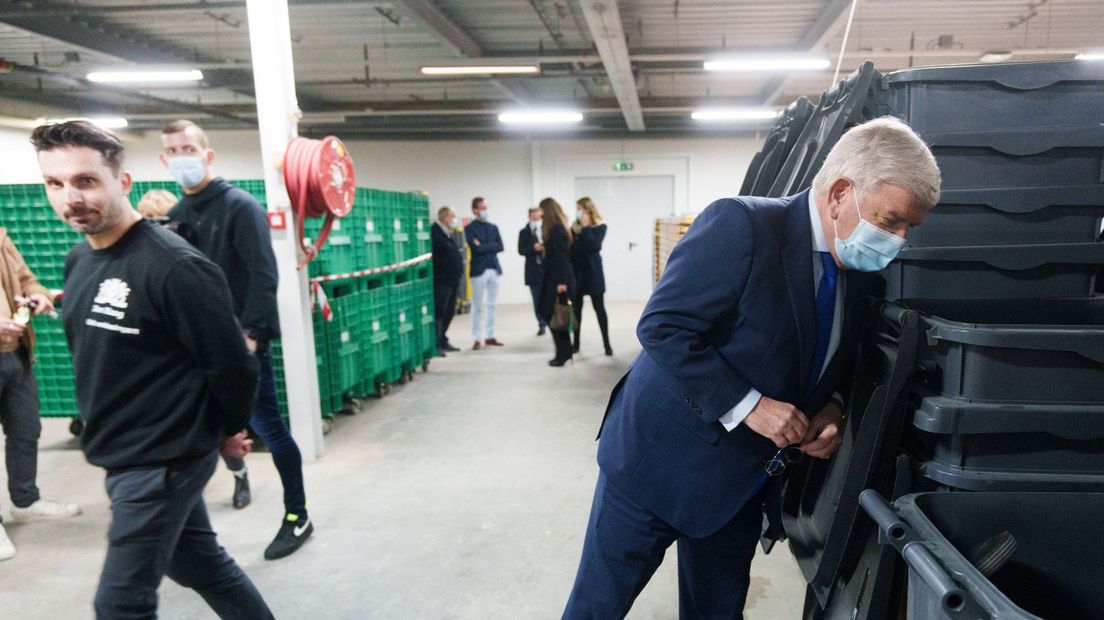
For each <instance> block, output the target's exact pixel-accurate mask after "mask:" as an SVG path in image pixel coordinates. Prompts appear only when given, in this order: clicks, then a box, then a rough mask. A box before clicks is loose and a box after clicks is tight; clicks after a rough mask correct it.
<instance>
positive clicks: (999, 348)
mask: <svg viewBox="0 0 1104 620" xmlns="http://www.w3.org/2000/svg"><path fill="white" fill-rule="evenodd" d="M896 305H898V306H900V307H906V308H911V309H913V310H916V311H917V312H919V313H920V317H921V320H922V321H923V324H924V331H925V334H924V338H922V341H921V345H920V352H919V354H918V359H919V363H920V368H921V372H920V373H919V375H918V379H919V381H920V382H921V383H923V384H924V385H926V386H927V387H928V388H929V389H930V390H932V391H933V392H935V393H937V394H940V395H943V396H949V397H952V398H957V399H962V400H968V401H980V402H995V403H1012V404H1022V405H1048V404H1049V405H1057V404H1067V405H1068V404H1085V405H1099V404H1100V403H1102V402H1104V298H1101V297H1097V298H1087V299H1061V300H1057V299H1049V300H1048V299H1017V300H963V299H946V300H931V299H926V300H907V301H899V302H896Z"/></svg>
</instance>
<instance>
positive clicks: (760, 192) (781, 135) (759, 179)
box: [740, 97, 816, 196]
mask: <svg viewBox="0 0 1104 620" xmlns="http://www.w3.org/2000/svg"><path fill="white" fill-rule="evenodd" d="M815 107H816V106H814V105H813V104H812V103H811V102H810V101H809V100H808V99H807V98H805V97H799V98H798V99H797V101H794V102H793V103H791V104H790V105H789V106H787V107H786V110H785V111H784V112H783V113H782V116H781V117H780V118H779V119H778V122H777V123H776V124H775V126H774V127H773V128H771V130H770V132H769V133H768V134H767V138H766V141H765V143H764V144H763V149H762V150H761V151H759V152H758V153H756V154H755V157H754V158H753V159H752V162H751V165H750V166H749V167H748V171H747V174H746V175H745V176H744V183H743V185H742V186H741V187H740V195H741V196H766V195H767V192H768V191H769V190H770V188H771V185H773V184H774V180H775V178H777V177H778V170H779V168H781V167H782V164H783V163H784V162H785V161H786V158H787V157H788V156H789V155H790V151H792V150H793V146H794V143H796V142H797V139H798V137H800V136H801V131H802V130H803V129H804V128H805V124H806V123H808V122H809V117H810V116H811V115H812V114H813V110H814V109H815Z"/></svg>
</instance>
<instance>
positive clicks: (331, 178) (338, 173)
mask: <svg viewBox="0 0 1104 620" xmlns="http://www.w3.org/2000/svg"><path fill="white" fill-rule="evenodd" d="M284 185H285V186H286V187H287V191H288V197H289V198H291V206H292V208H293V209H294V210H295V212H296V215H297V217H296V218H295V220H296V228H297V229H298V233H299V247H300V248H302V250H303V260H301V261H300V262H299V268H300V269H302V268H303V266H304V265H306V264H307V263H309V262H311V261H312V260H314V258H315V257H316V256H318V252H319V250H321V249H322V247H323V246H325V245H326V239H327V238H329V236H330V228H331V227H332V226H333V222H334V220H335V219H336V218H339V217H345V216H346V215H348V213H349V211H351V210H352V208H353V196H354V194H355V192H356V189H355V187H356V180H355V177H354V173H353V159H352V158H351V157H350V156H349V151H348V149H346V148H345V145H344V144H343V143H342V142H341V140H338V139H337V138H335V137H333V136H327V137H326V138H324V139H322V140H311V139H309V138H292V140H291V141H290V142H289V143H288V146H287V151H286V152H285V153H284ZM323 216H325V218H326V221H325V223H324V224H323V225H322V231H321V232H319V233H318V238H317V239H315V240H314V242H313V243H312V244H311V245H309V246H308V245H307V244H306V243H305V242H304V241H305V239H306V237H305V236H304V230H303V222H304V220H306V218H308V217H323Z"/></svg>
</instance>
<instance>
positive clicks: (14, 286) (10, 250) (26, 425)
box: [0, 228, 80, 560]
mask: <svg viewBox="0 0 1104 620" xmlns="http://www.w3.org/2000/svg"><path fill="white" fill-rule="evenodd" d="M0 288H2V289H3V291H2V292H0V297H2V300H0V426H3V429H4V440H5V445H4V448H5V450H4V454H5V457H6V459H5V460H6V461H7V468H8V493H9V495H10V497H11V501H12V509H11V521H12V522H26V521H38V520H45V519H64V518H66V517H73V516H76V515H78V514H80V507H78V506H77V505H75V504H66V503H61V502H55V501H52V500H48V499H43V498H42V497H41V496H40V495H39V491H38V485H37V483H36V478H37V473H38V437H39V434H41V432H42V423H41V422H40V421H39V418H38V385H37V384H36V383H35V377H34V373H33V372H32V370H31V364H32V362H33V361H34V342H35V341H34V329H33V328H32V327H31V323H30V319H31V316H32V315H38V314H49V313H52V312H53V311H54V304H53V302H52V301H51V300H50V292H49V291H48V290H46V287H44V286H42V284H40V283H39V282H38V279H37V278H35V275H34V273H32V272H31V269H30V268H29V267H27V263H26V261H24V260H23V256H22V255H21V254H20V253H19V250H17V249H16V248H15V244H14V243H13V242H12V240H11V237H9V236H8V231H7V230H6V229H4V228H0ZM13 557H15V546H14V545H13V544H12V542H11V539H9V538H8V535H7V532H5V530H4V525H3V519H2V518H0V560H8V559H11V558H13Z"/></svg>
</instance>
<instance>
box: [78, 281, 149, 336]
mask: <svg viewBox="0 0 1104 620" xmlns="http://www.w3.org/2000/svg"><path fill="white" fill-rule="evenodd" d="M128 297H130V285H129V284H127V283H126V282H123V281H122V280H120V279H119V278H108V279H106V280H104V281H103V282H100V290H99V291H98V292H97V293H96V297H95V299H93V300H92V304H93V305H92V312H94V313H97V314H105V315H107V316H109V317H111V318H113V319H116V320H119V321H121V320H123V319H124V318H125V317H126V312H123V311H124V310H126V309H127V307H128V304H127V298H128ZM84 324H85V325H89V326H91V327H99V328H101V329H107V330H110V331H113V332H119V333H121V334H129V335H137V334H138V333H140V332H139V330H138V329H135V328H133V327H123V326H122V325H116V324H114V323H105V322H103V321H97V320H96V319H92V318H89V319H85V321H84Z"/></svg>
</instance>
